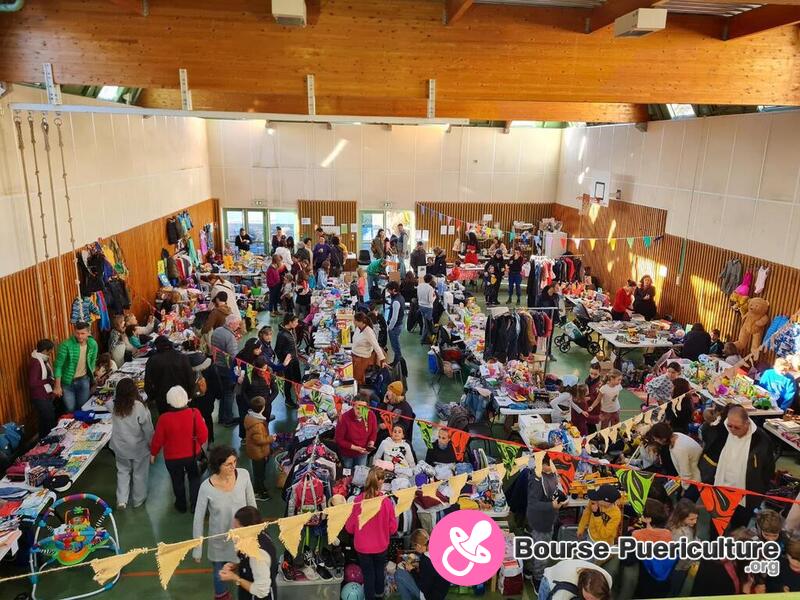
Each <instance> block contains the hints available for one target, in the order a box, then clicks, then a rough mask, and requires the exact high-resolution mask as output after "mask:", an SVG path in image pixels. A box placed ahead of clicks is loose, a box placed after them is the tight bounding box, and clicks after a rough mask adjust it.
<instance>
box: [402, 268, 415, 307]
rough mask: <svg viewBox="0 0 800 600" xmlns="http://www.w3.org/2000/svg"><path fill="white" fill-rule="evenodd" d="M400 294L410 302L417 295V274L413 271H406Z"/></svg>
mask: <svg viewBox="0 0 800 600" xmlns="http://www.w3.org/2000/svg"><path fill="white" fill-rule="evenodd" d="M400 295H401V296H403V299H404V300H405V301H406V302H408V303H411V301H412V300H413V299H414V298H416V297H417V276H416V275H415V274H414V272H413V271H406V276H405V277H403V281H401V282H400Z"/></svg>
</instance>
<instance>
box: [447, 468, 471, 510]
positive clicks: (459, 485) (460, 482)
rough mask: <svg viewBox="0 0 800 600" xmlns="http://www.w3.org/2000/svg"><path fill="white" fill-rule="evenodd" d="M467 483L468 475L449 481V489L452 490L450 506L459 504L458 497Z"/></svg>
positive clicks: (462, 474) (457, 476) (464, 474)
mask: <svg viewBox="0 0 800 600" xmlns="http://www.w3.org/2000/svg"><path fill="white" fill-rule="evenodd" d="M466 483H467V473H461V475H456V476H454V477H451V478H450V479H448V480H447V487H449V488H450V504H455V503H456V502H458V497H459V496H460V495H461V490H462V489H464V485H465V484H466Z"/></svg>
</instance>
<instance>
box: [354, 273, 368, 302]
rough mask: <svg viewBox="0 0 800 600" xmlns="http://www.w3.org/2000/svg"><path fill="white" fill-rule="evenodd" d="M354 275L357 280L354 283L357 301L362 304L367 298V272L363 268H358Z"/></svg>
mask: <svg viewBox="0 0 800 600" xmlns="http://www.w3.org/2000/svg"><path fill="white" fill-rule="evenodd" d="M356 275H358V280H357V282H356V286H357V288H358V301H359V302H364V298H366V297H367V272H366V271H365V270H364V268H363V267H358V269H356Z"/></svg>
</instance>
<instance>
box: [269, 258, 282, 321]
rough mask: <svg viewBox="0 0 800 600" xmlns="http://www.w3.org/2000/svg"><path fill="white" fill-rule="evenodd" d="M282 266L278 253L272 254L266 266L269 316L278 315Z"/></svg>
mask: <svg viewBox="0 0 800 600" xmlns="http://www.w3.org/2000/svg"><path fill="white" fill-rule="evenodd" d="M283 273H284V268H283V264H282V259H281V257H280V255H278V254H275V255H273V256H272V262H271V263H270V265H269V267H267V276H266V284H267V289H268V290H269V305H268V306H267V310H268V311H269V314H270V316H271V317H277V316H278V304H279V301H280V298H281V288H282V287H283Z"/></svg>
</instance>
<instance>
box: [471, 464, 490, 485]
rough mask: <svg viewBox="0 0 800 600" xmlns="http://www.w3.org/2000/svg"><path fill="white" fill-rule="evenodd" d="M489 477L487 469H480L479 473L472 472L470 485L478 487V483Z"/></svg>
mask: <svg viewBox="0 0 800 600" xmlns="http://www.w3.org/2000/svg"><path fill="white" fill-rule="evenodd" d="M488 476H489V467H486V468H485V469H480V470H479V471H473V472H472V483H473V484H474V485H480V483H481V482H482V481H483V480H484V479H486V478H487V477H488Z"/></svg>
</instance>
